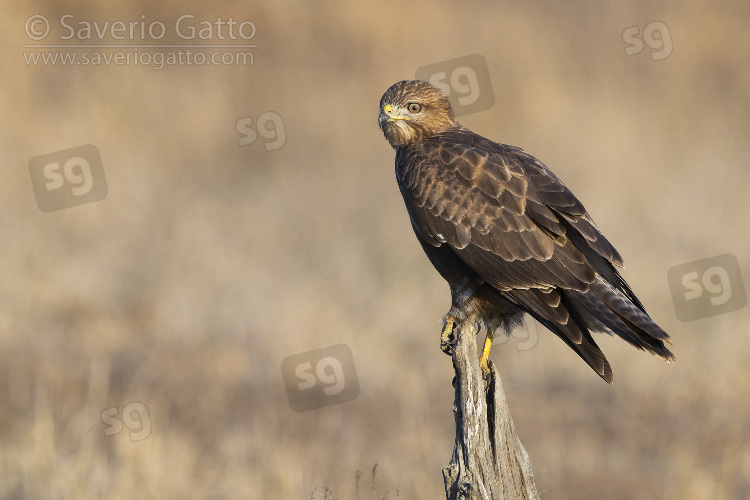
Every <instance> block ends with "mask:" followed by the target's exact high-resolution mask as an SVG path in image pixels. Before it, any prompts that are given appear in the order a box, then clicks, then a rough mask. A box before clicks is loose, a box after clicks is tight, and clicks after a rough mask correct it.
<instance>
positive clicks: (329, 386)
mask: <svg viewBox="0 0 750 500" xmlns="http://www.w3.org/2000/svg"><path fill="white" fill-rule="evenodd" d="M281 374H282V377H283V378H284V385H285V386H286V395H287V398H288V400H289V406H290V407H291V408H292V409H293V410H294V411H296V412H303V411H308V410H314V409H316V408H322V407H324V406H330V405H335V404H338V403H344V402H346V401H351V400H353V399H356V398H357V396H359V379H358V378H357V371H356V370H355V368H354V357H353V356H352V350H351V349H350V348H349V346H347V345H345V344H339V345H334V346H331V347H324V348H323V349H317V350H315V351H309V352H303V353H301V354H295V355H293V356H287V357H286V358H284V359H283V360H282V361H281Z"/></svg>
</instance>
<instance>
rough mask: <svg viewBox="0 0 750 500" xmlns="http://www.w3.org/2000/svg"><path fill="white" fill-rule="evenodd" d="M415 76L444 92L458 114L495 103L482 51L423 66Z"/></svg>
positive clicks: (473, 111) (481, 108) (479, 109)
mask: <svg viewBox="0 0 750 500" xmlns="http://www.w3.org/2000/svg"><path fill="white" fill-rule="evenodd" d="M416 78H417V80H424V81H426V82H430V83H431V84H433V85H434V86H436V87H437V88H439V89H440V90H442V91H443V92H445V93H446V95H447V96H448V98H449V99H450V101H451V105H452V106H453V111H454V112H455V113H456V116H461V115H468V114H470V113H477V112H479V111H484V110H487V109H490V108H491V107H492V106H494V104H495V95H494V94H493V92H492V82H491V81H490V72H489V70H488V69H487V61H486V60H485V59H484V57H482V56H481V55H480V54H472V55H469V56H464V57H459V58H456V59H450V60H448V61H442V62H438V63H433V64H428V65H427V66H422V67H421V68H419V69H418V70H417V74H416Z"/></svg>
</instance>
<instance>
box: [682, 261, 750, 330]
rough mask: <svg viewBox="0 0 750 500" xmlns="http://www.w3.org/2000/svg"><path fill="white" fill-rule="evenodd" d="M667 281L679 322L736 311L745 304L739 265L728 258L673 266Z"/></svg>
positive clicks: (745, 299) (745, 298)
mask: <svg viewBox="0 0 750 500" xmlns="http://www.w3.org/2000/svg"><path fill="white" fill-rule="evenodd" d="M667 279H668V280H669V288H670V290H671V292H672V302H673V303H674V309H675V313H676V314H677V318H678V319H679V320H680V321H693V320H696V319H701V318H707V317H709V316H716V315H717V314H723V313H725V312H731V311H737V310H739V309H742V308H743V307H745V305H746V304H747V297H746V295H745V288H744V286H743V284H742V274H741V273H740V264H739V262H738V261H737V257H735V256H734V255H732V254H724V255H719V256H717V257H711V258H709V259H703V260H697V261H695V262H688V263H687V264H681V265H679V266H674V267H673V268H671V269H670V270H669V271H668V272H667Z"/></svg>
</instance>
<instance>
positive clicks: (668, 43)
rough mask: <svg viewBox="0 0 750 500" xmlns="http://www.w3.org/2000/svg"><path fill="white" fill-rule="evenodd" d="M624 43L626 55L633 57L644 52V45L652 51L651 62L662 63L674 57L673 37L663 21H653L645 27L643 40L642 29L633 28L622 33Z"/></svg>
mask: <svg viewBox="0 0 750 500" xmlns="http://www.w3.org/2000/svg"><path fill="white" fill-rule="evenodd" d="M622 41H623V42H625V43H626V44H627V47H625V54H626V55H629V56H633V55H635V54H640V53H641V52H643V43H644V42H645V43H646V46H648V48H649V49H651V60H652V61H661V60H662V59H666V58H667V57H669V56H670V55H672V36H671V35H670V34H669V27H668V26H667V25H666V24H665V23H663V22H661V21H652V22H650V23H648V24H647V25H646V26H644V27H643V39H641V33H640V28H639V27H638V26H631V27H630V28H625V30H624V31H623V32H622Z"/></svg>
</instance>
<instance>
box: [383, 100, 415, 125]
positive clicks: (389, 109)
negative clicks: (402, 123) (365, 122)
mask: <svg viewBox="0 0 750 500" xmlns="http://www.w3.org/2000/svg"><path fill="white" fill-rule="evenodd" d="M396 120H410V118H409V117H408V116H398V115H394V114H393V106H391V105H390V104H386V105H385V106H383V109H382V110H381V111H380V116H378V123H379V124H380V125H381V126H382V125H383V123H386V122H395V121H396Z"/></svg>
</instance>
